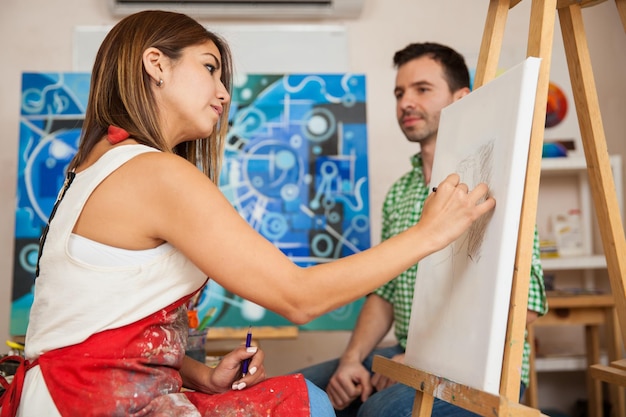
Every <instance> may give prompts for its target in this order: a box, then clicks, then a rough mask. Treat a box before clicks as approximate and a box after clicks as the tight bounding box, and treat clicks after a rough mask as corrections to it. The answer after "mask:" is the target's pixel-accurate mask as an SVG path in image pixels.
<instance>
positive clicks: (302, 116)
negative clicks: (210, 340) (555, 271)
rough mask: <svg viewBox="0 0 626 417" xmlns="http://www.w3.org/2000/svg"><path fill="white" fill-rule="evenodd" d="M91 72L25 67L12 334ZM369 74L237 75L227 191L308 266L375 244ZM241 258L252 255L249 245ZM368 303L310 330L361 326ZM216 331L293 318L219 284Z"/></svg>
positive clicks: (208, 307)
mask: <svg viewBox="0 0 626 417" xmlns="http://www.w3.org/2000/svg"><path fill="white" fill-rule="evenodd" d="M89 81H90V75H89V74H88V73H24V74H23V77H22V100H21V103H20V108H21V110H20V129H19V135H20V137H19V155H18V175H17V182H18V183H17V204H16V209H15V225H16V227H15V255H14V258H15V259H14V277H13V294H12V306H11V325H10V332H11V334H13V335H21V334H24V333H25V331H26V327H27V325H28V314H29V311H30V306H31V304H32V301H33V284H34V276H35V275H34V271H35V265H36V262H37V255H38V240H39V236H40V234H41V232H42V230H43V228H44V227H45V224H46V222H47V219H48V216H49V214H50V211H51V210H52V206H53V205H54V201H55V199H56V196H57V193H58V190H59V189H60V188H61V186H62V183H63V180H64V173H65V171H66V169H67V166H68V164H69V162H70V160H71V159H72V157H73V156H74V154H75V153H76V150H77V148H78V141H79V139H80V132H81V127H82V121H83V117H84V112H85V108H86V104H87V97H88V92H89ZM365 99H366V91H365V77H364V76H363V75H355V74H271V75H270V74H248V75H245V76H240V77H238V78H237V79H236V82H235V85H234V88H233V92H232V105H231V111H230V114H229V124H230V129H229V133H228V138H227V144H226V151H225V158H224V163H223V169H222V173H221V176H220V188H221V189H222V191H223V193H224V194H225V195H226V197H227V198H228V199H229V201H230V202H231V203H232V204H233V207H235V209H236V210H237V211H238V212H239V213H240V214H241V216H242V217H244V218H245V219H246V220H247V221H248V223H249V224H250V225H251V227H253V228H254V229H255V230H257V231H258V232H259V233H260V234H262V235H263V236H264V237H265V238H267V239H268V240H269V241H271V242H272V243H273V244H274V245H275V246H276V247H278V248H279V249H280V250H281V251H282V252H283V253H285V254H286V255H287V256H288V257H289V258H290V259H291V260H293V262H295V263H296V264H298V265H300V266H303V267H307V266H311V265H315V264H319V263H324V262H329V261H332V260H334V259H337V258H340V257H343V256H347V255H351V254H354V253H357V252H360V251H362V250H364V249H367V248H368V247H369V246H370V218H369V192H368V170H367V125H366V117H365ZM241 256H245V252H242V255H241ZM362 301H363V300H358V301H356V302H354V303H351V304H348V305H346V306H344V307H342V308H339V309H337V310H335V311H332V312H330V313H328V314H326V315H324V316H322V317H320V318H318V319H316V320H314V321H312V322H311V323H309V324H307V325H304V326H300V328H301V329H303V330H341V329H352V328H353V326H354V324H355V321H356V317H357V315H358V312H359V310H360V307H361V305H362ZM197 308H198V313H199V315H200V318H201V319H202V318H203V317H204V316H206V315H208V316H210V319H209V320H208V321H209V325H211V326H214V327H216V326H217V327H242V326H248V325H253V326H280V325H290V324H291V323H289V322H288V321H287V320H286V319H285V318H283V317H281V316H278V315H277V314H275V313H273V312H270V311H267V310H266V309H264V308H262V307H260V306H258V305H255V304H253V303H251V302H249V301H247V300H244V299H242V298H241V297H239V296H236V295H234V294H232V293H229V292H228V291H226V290H225V289H223V288H222V287H221V286H219V285H218V284H217V283H215V282H214V281H209V284H208V285H207V286H206V288H205V289H204V290H203V291H202V293H201V295H200V297H199V299H198V305H197Z"/></svg>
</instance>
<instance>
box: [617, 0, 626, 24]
mask: <svg viewBox="0 0 626 417" xmlns="http://www.w3.org/2000/svg"><path fill="white" fill-rule="evenodd" d="M615 4H616V5H617V11H618V12H619V17H620V19H622V26H624V30H625V31H626V0H615Z"/></svg>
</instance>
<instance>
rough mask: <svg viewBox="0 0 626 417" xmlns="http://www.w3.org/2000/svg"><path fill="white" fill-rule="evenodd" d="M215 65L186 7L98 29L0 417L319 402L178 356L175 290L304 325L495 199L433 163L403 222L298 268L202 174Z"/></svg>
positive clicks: (311, 407) (279, 407)
mask: <svg viewBox="0 0 626 417" xmlns="http://www.w3.org/2000/svg"><path fill="white" fill-rule="evenodd" d="M230 80H231V57H230V53H229V50H228V47H227V45H226V44H225V43H224V42H223V41H222V40H221V39H220V38H219V37H217V36H216V35H214V34H212V33H210V32H208V31H207V30H206V29H205V28H203V26H202V25H200V24H199V23H198V22H196V21H195V20H193V19H191V18H189V17H188V16H185V15H182V14H177V13H169V12H162V11H146V12H140V13H137V14H135V15H132V16H129V17H127V18H125V19H123V20H121V21H120V22H119V23H118V24H117V25H116V26H115V27H114V28H113V29H112V30H111V32H110V33H109V34H108V35H107V37H106V39H105V40H104V41H103V43H102V46H101V47H100V50H99V51H98V54H97V57H96V60H95V63H94V68H93V73H92V78H91V91H90V96H89V103H88V107H87V111H86V117H85V121H84V126H83V137H82V138H81V143H80V146H79V150H78V152H77V154H76V157H75V158H74V160H73V161H72V163H71V164H70V167H69V170H68V177H67V181H66V184H65V186H64V188H63V190H61V193H60V196H59V201H58V202H57V206H56V207H55V209H53V212H52V215H51V216H50V223H49V228H48V229H47V230H46V231H45V232H44V234H43V236H42V238H41V249H40V256H41V258H40V262H39V267H38V278H37V279H36V281H35V285H36V291H35V301H34V303H33V306H32V310H31V317H30V324H29V327H28V331H27V338H26V357H27V361H26V362H25V363H23V364H22V367H21V369H20V371H19V372H18V374H16V377H15V380H14V383H13V384H12V385H11V387H10V388H9V390H8V391H7V394H6V395H5V398H4V400H3V403H2V404H3V409H2V413H3V414H2V416H4V415H5V414H9V413H12V412H15V413H17V415H21V416H39V415H46V416H53V415H62V416H72V415H80V416H86V415H103V416H105V415H106V416H113V415H120V416H156V415H159V416H161V415H177V416H178V415H180V416H200V415H202V416H214V415H215V416H218V415H220V416H224V415H241V416H248V415H272V416H295V417H297V416H308V415H314V416H317V415H334V414H333V411H332V408H331V407H330V405H329V403H328V401H327V399H326V398H325V397H324V395H325V394H324V393H323V392H320V391H318V390H316V389H315V388H313V387H311V386H308V387H307V382H306V381H305V380H304V379H303V378H302V376H301V375H292V376H284V377H278V378H269V379H265V371H264V368H263V353H262V352H261V351H259V350H255V349H254V348H252V349H248V350H246V349H245V348H244V347H241V348H238V349H235V350H234V351H233V352H231V353H230V354H228V355H227V356H225V357H224V359H223V360H222V361H221V362H220V364H219V365H218V366H217V367H216V368H214V369H213V368H209V367H206V366H205V365H204V364H202V363H200V362H196V361H194V360H193V359H191V358H188V357H185V355H184V352H185V342H186V335H187V315H186V307H185V306H186V301H187V300H188V299H189V298H190V297H192V296H193V295H194V294H195V293H196V292H197V291H198V290H199V289H201V288H202V287H203V285H204V284H205V283H206V280H207V277H210V279H214V280H215V281H216V282H217V283H219V284H220V285H221V286H223V287H224V288H225V289H227V290H228V291H231V292H233V293H235V294H238V295H239V296H241V297H243V298H245V299H248V300H250V301H252V302H254V303H256V304H259V305H261V306H263V307H265V308H267V309H269V310H272V311H274V312H276V313H278V314H281V315H283V316H284V317H286V318H287V319H289V320H290V321H292V322H294V323H297V324H300V323H306V322H308V321H310V320H311V319H313V318H315V317H318V316H320V315H321V314H324V313H326V312H329V311H331V310H333V309H336V308H337V307H339V306H341V305H343V304H346V303H348V302H351V301H353V300H356V299H357V298H359V297H361V296H363V295H365V294H367V293H369V292H371V291H372V290H374V289H375V288H377V287H378V286H380V285H381V284H382V283H384V282H386V281H388V280H390V279H392V278H393V277H395V276H396V275H398V274H399V273H400V272H401V271H403V270H405V269H407V268H408V267H409V266H411V265H413V264H415V263H416V262H418V261H419V260H420V259H422V258H423V257H424V256H426V255H428V254H430V253H432V252H434V251H436V250H439V249H441V248H443V247H445V246H446V245H447V244H449V243H450V242H451V241H453V240H454V239H455V238H457V237H458V236H459V235H460V234H461V233H462V232H463V231H464V230H465V229H467V228H468V227H469V226H470V224H471V223H472V222H473V221H474V220H476V219H477V218H479V217H480V216H481V215H483V214H484V213H486V212H487V211H489V210H491V209H492V208H493V207H494V205H495V201H494V200H493V199H492V198H487V199H486V200H485V201H484V202H479V201H482V199H483V198H484V196H485V194H486V193H487V187H486V186H485V185H480V186H478V187H476V189H474V190H472V191H468V189H467V186H466V185H464V184H460V183H459V178H458V176H457V175H451V176H449V177H448V178H447V179H446V180H445V181H443V182H442V183H441V184H439V185H438V189H437V192H436V193H434V195H433V196H431V197H429V198H428V199H427V201H426V203H425V207H424V212H423V215H422V220H421V221H420V222H419V223H418V224H417V225H416V226H414V227H412V228H411V229H409V230H407V231H406V232H404V233H402V234H400V235H398V236H396V237H394V238H392V239H389V240H388V241H386V242H384V243H383V244H380V245H378V246H376V247H374V248H372V249H369V250H367V251H364V252H362V253H359V254H357V255H353V256H350V257H346V258H343V259H340V260H337V261H335V262H333V263H330V264H324V265H318V266H314V267H310V268H300V267H298V266H297V265H295V264H294V263H292V262H291V261H290V260H289V259H288V258H287V257H286V256H285V255H284V254H283V253H282V252H280V250H278V249H277V248H275V247H274V246H273V245H272V244H271V243H270V242H268V241H267V240H266V239H265V238H263V237H262V236H261V235H259V234H258V233H256V232H255V231H254V230H253V229H252V228H251V227H250V226H249V225H248V224H247V223H246V222H245V221H244V220H243V219H242V218H241V216H240V215H239V214H238V213H237V212H236V211H235V210H234V209H233V208H232V206H231V204H230V203H229V202H228V201H227V199H226V198H224V197H223V196H222V194H221V193H220V191H219V189H218V187H217V186H216V184H217V176H218V172H219V170H220V160H221V157H222V140H223V138H224V132H225V129H226V128H227V113H228V106H229V102H230V95H229V90H230V84H231V82H230ZM246 359H249V360H250V368H249V372H248V373H247V374H246V375H245V376H244V377H241V363H242V361H243V360H246ZM26 371H27V372H26ZM182 387H186V388H189V389H190V390H189V391H185V392H181V388H182ZM20 393H21V401H20Z"/></svg>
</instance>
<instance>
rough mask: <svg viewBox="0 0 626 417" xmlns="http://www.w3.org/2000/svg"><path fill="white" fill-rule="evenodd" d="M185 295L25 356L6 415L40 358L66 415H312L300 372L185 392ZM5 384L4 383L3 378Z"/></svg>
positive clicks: (50, 387) (14, 407)
mask: <svg viewBox="0 0 626 417" xmlns="http://www.w3.org/2000/svg"><path fill="white" fill-rule="evenodd" d="M186 300H187V298H185V299H184V300H179V301H178V302H176V303H174V304H172V305H171V306H169V307H168V308H166V309H163V310H161V311H159V312H157V313H154V314H152V315H151V316H148V317H146V318H144V319H142V320H140V321H138V322H135V323H133V324H130V325H127V326H124V327H121V328H118V329H112V330H106V331H103V332H100V333H97V334H94V335H92V336H91V337H89V338H88V339H87V340H86V341H84V342H83V343H80V344H78V345H74V346H68V347H65V348H61V349H56V350H53V351H50V352H46V353H44V354H43V355H41V356H40V357H39V358H37V360H36V361H35V363H28V362H24V363H22V364H21V366H20V369H19V370H18V372H17V373H16V376H15V378H14V380H13V383H12V384H11V385H9V386H8V389H7V390H6V391H5V393H4V394H3V396H2V398H0V404H1V405H2V410H0V416H1V417H8V416H14V415H15V414H16V412H17V408H18V405H19V399H20V394H21V391H22V385H23V382H24V375H25V373H26V370H27V369H29V368H30V367H32V366H34V365H39V367H40V369H41V373H42V375H43V377H44V380H45V383H46V385H47V387H48V391H49V392H50V395H51V397H52V399H53V401H54V403H55V405H56V407H57V408H58V410H59V412H60V413H61V415H62V416H64V417H65V416H68V417H70V416H76V417H84V416H87V415H89V416H107V417H111V416H124V417H126V416H132V417H140V416H141V417H143V416H150V417H157V416H159V417H161V416H181V417H188V416H189V417H191V416H193V417H198V416H202V417H213V416H215V417H217V416H221V417H223V416H233V417H244V416H273V417H308V416H310V411H309V398H308V391H307V388H306V383H305V381H304V378H303V377H302V375H287V376H282V377H277V378H270V379H267V380H266V381H264V382H262V383H260V384H257V385H254V386H252V387H249V388H246V389H244V390H242V391H228V392H225V393H222V394H214V395H208V394H203V393H198V392H193V391H186V392H180V391H181V387H182V380H181V377H180V374H179V372H178V371H179V369H180V366H181V364H182V361H183V357H184V355H185V345H186V337H187V336H186V335H187V332H188V330H187V314H186V307H185V302H186ZM3 385H4V384H3Z"/></svg>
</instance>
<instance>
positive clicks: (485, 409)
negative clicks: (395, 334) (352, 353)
mask: <svg viewBox="0 0 626 417" xmlns="http://www.w3.org/2000/svg"><path fill="white" fill-rule="evenodd" d="M373 368H374V372H378V373H381V374H383V375H393V377H394V380H396V381H397V382H400V383H402V384H404V385H407V386H409V387H412V388H415V389H416V397H415V400H416V402H417V401H424V400H427V398H438V399H440V400H443V401H446V402H448V403H450V404H454V405H456V406H458V407H460V408H463V409H464V410H468V411H472V412H474V413H476V414H479V415H481V416H493V417H509V416H515V417H548V416H546V415H545V414H542V413H541V411H539V410H537V409H536V408H530V407H527V406H525V405H522V404H519V403H517V402H511V401H509V400H507V399H506V398H505V397H503V396H501V395H494V394H490V393H488V392H485V391H481V390H478V389H475V388H472V387H469V386H467V385H463V384H458V383H456V382H454V381H451V380H449V379H447V378H443V377H440V376H437V375H433V374H431V373H428V372H424V371H420V370H418V369H415V368H412V367H410V366H407V365H405V364H403V363H398V362H394V361H392V360H391V359H387V358H384V357H382V356H376V357H374V365H373ZM424 394H428V396H424ZM429 396H432V397H429ZM420 397H421V398H420ZM415 410H416V408H415V406H414V407H413V411H415ZM429 410H430V407H429ZM418 416H420V417H421V414H419V415H418ZM428 416H430V411H429V414H428Z"/></svg>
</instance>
